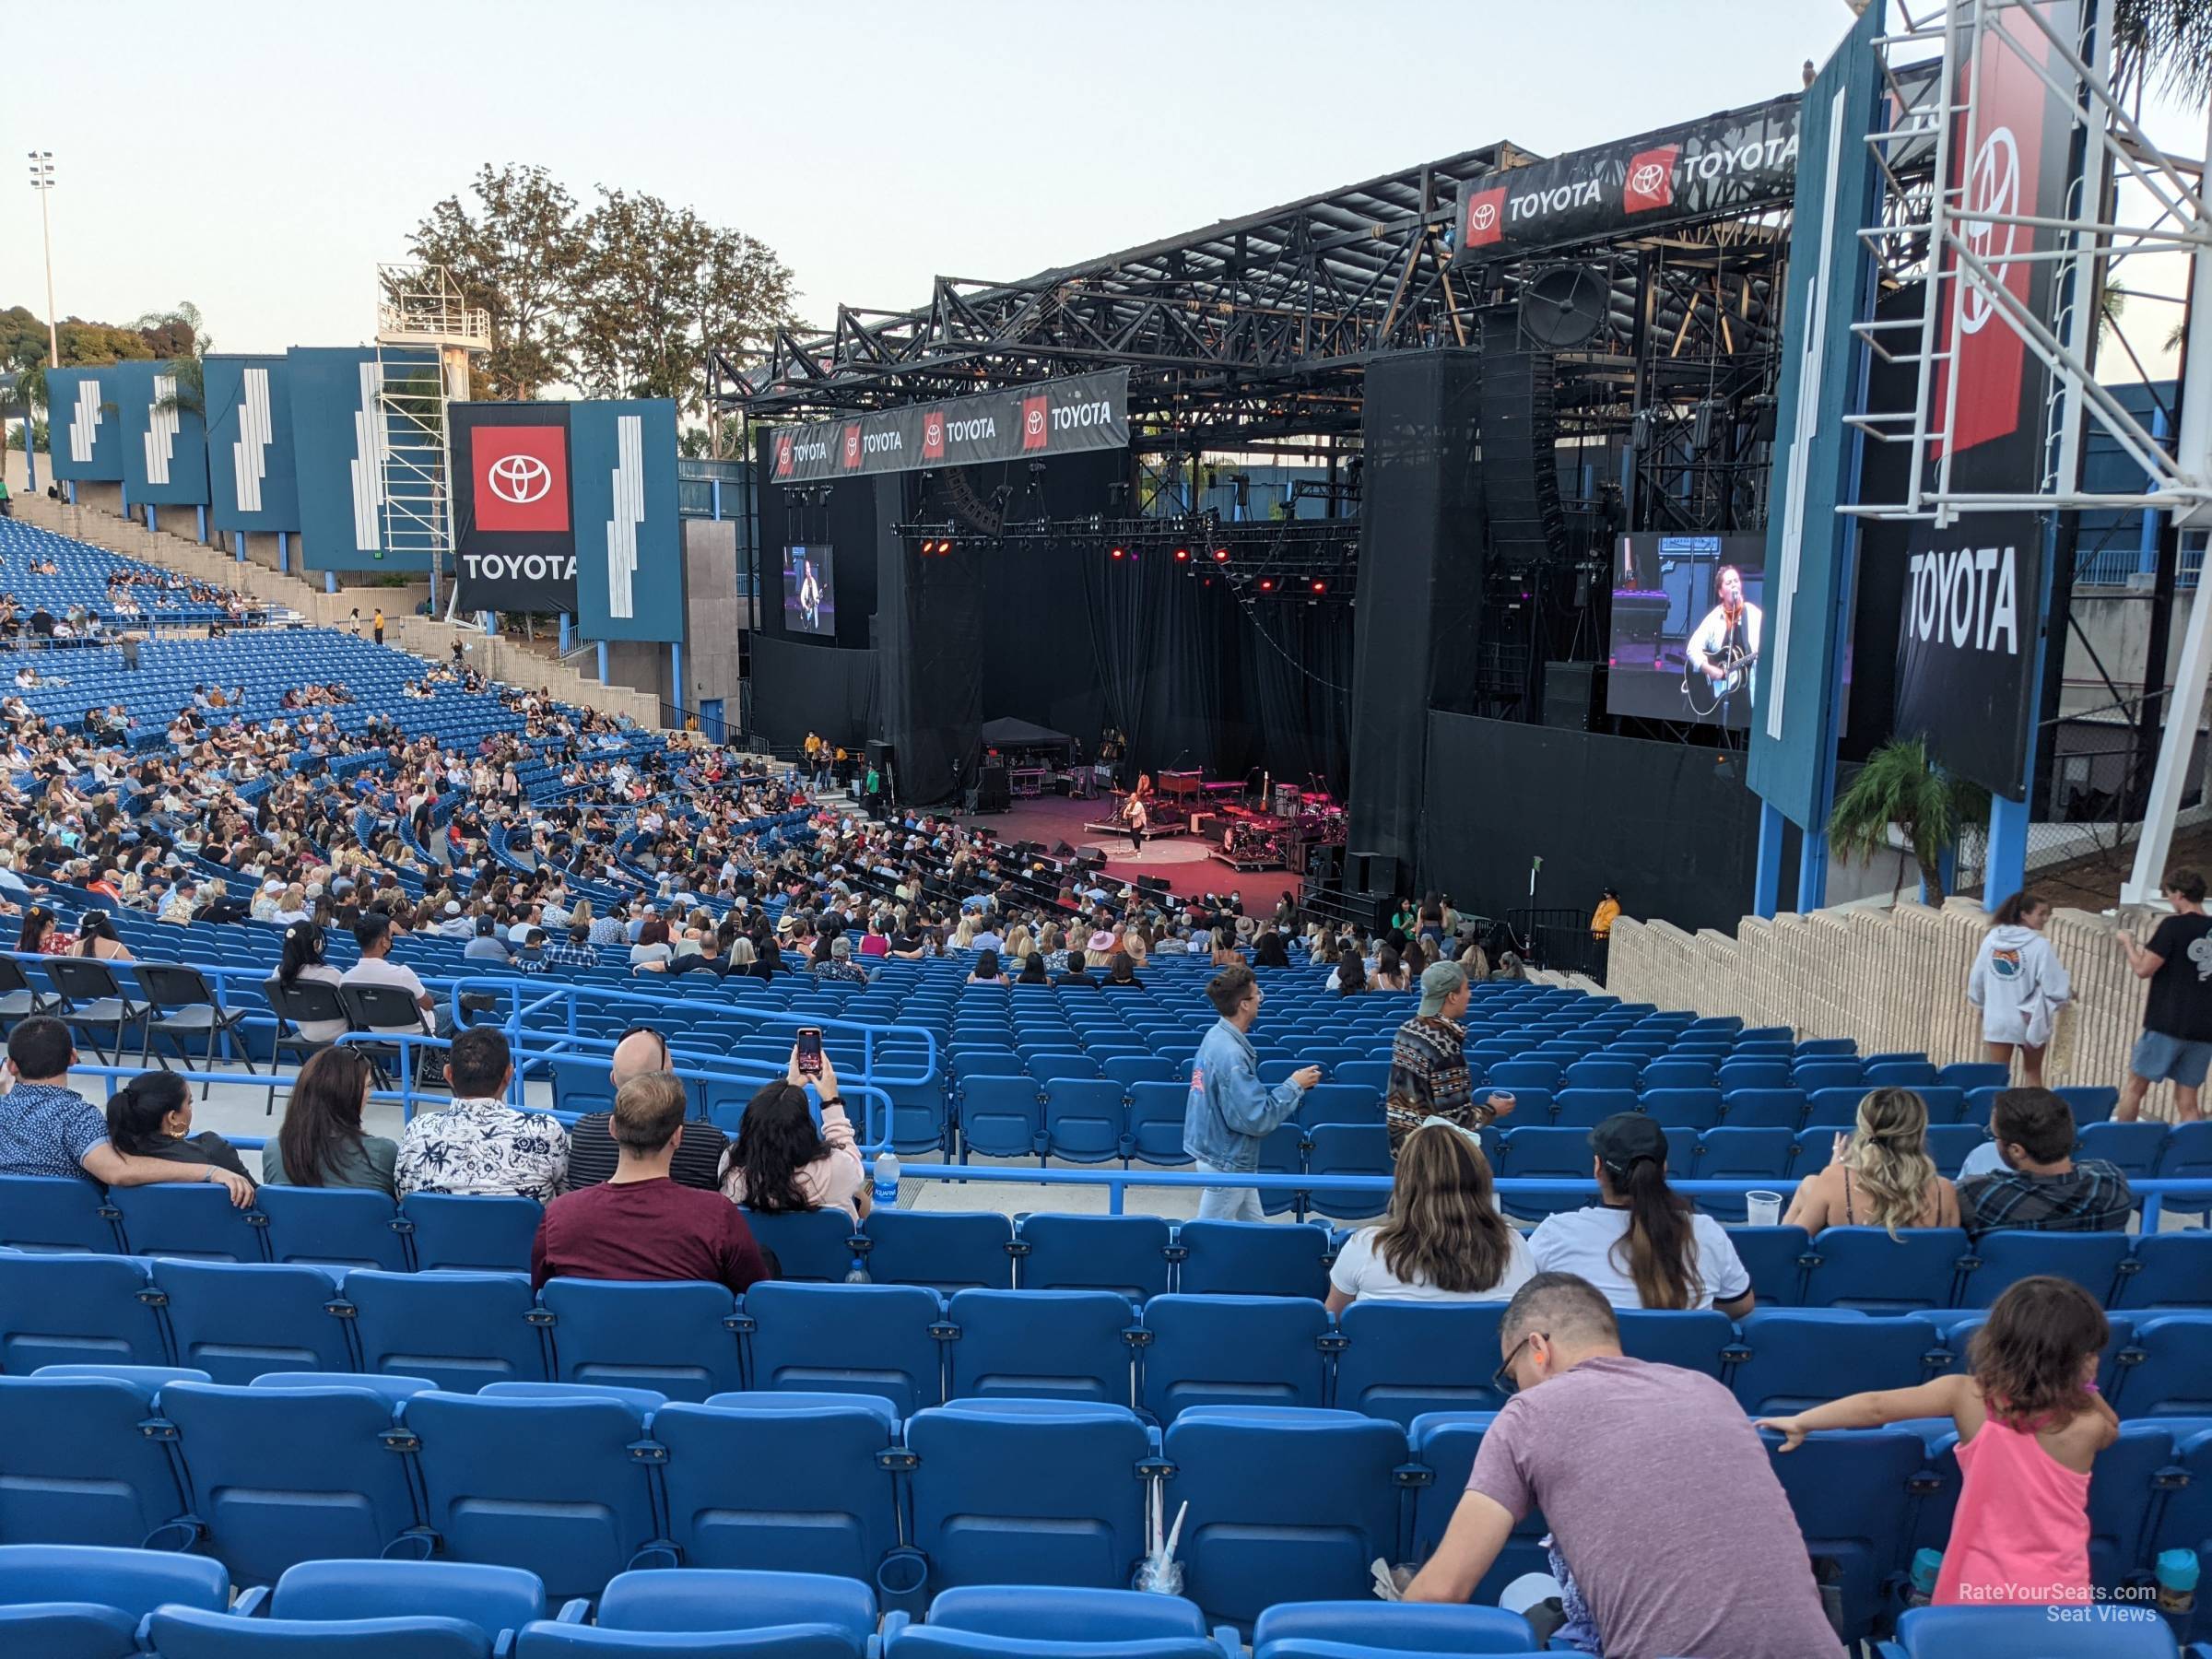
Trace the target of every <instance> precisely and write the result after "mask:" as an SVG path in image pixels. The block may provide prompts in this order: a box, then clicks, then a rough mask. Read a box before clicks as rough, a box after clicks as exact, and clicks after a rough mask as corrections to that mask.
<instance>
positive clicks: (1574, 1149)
mask: <svg viewBox="0 0 2212 1659" xmlns="http://www.w3.org/2000/svg"><path fill="white" fill-rule="evenodd" d="M1519 1115H1520V1114H1519V1113H1518V1112H1515V1114H1514V1117H1513V1118H1512V1119H1509V1120H1508V1122H1509V1123H1511V1122H1515V1120H1517V1119H1518V1117H1519ZM1504 1145H1505V1167H1504V1168H1503V1170H1502V1171H1500V1173H1502V1174H1504V1175H1508V1176H1511V1177H1512V1178H1513V1179H1514V1180H1516V1181H1519V1180H1527V1179H1534V1180H1539V1181H1587V1180H1589V1179H1590V1172H1591V1171H1592V1169H1593V1168H1594V1166H1595V1162H1596V1160H1595V1159H1594V1157H1593V1156H1592V1154H1591V1151H1590V1132H1589V1130H1587V1129H1557V1128H1553V1127H1552V1126H1551V1125H1549V1124H1518V1125H1517V1126H1516V1127H1513V1128H1509V1129H1508V1130H1506V1132H1505V1137H1504ZM1577 1202H1578V1203H1579V1202H1582V1201H1581V1200H1578V1201H1577Z"/></svg>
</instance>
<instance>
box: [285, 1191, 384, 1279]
mask: <svg viewBox="0 0 2212 1659" xmlns="http://www.w3.org/2000/svg"><path fill="white" fill-rule="evenodd" d="M253 1207H254V1208H255V1209H257V1210H259V1211H260V1212H261V1213H262V1214H263V1215H264V1216H265V1217H266V1218H268V1226H267V1229H266V1230H265V1233H264V1235H263V1236H264V1237H265V1240H266V1241H267V1244H268V1251H269V1260H271V1261H272V1262H295V1263H300V1264H301V1265H311V1266H318V1267H337V1268H347V1267H382V1268H383V1269H385V1270H386V1271H387V1272H391V1273H406V1272H407V1271H408V1270H409V1269H411V1268H412V1267H413V1266H414V1262H413V1261H412V1260H411V1259H410V1258H409V1257H408V1255H407V1239H406V1230H405V1229H404V1227H403V1226H402V1225H401V1223H400V1220H399V1209H398V1206H395V1205H394V1203H393V1202H392V1200H391V1199H390V1198H388V1197H386V1196H385V1195H384V1194H382V1193H380V1192H376V1191H374V1190H372V1189H371V1188H368V1187H300V1186H265V1187H263V1188H261V1189H260V1190H259V1192H258V1193H257V1194H255V1196H254V1199H253Z"/></svg>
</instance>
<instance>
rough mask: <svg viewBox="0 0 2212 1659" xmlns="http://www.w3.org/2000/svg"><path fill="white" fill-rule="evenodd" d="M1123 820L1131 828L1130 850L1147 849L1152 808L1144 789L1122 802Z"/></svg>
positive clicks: (1141, 781)
mask: <svg viewBox="0 0 2212 1659" xmlns="http://www.w3.org/2000/svg"><path fill="white" fill-rule="evenodd" d="M1138 782H1139V783H1140V784H1142V783H1147V782H1149V780H1148V779H1142V778H1140V779H1139V780H1138ZM1122 822H1123V823H1124V824H1126V825H1127V826H1128V828H1129V850H1130V851H1131V852H1132V853H1142V852H1143V851H1144V850H1145V831H1146V830H1148V829H1150V828H1151V827H1152V810H1151V808H1150V807H1149V806H1147V805H1146V802H1145V794H1144V792H1143V791H1141V790H1140V791H1139V793H1137V794H1133V795H1131V796H1130V797H1129V798H1128V799H1127V800H1126V801H1124V802H1123V803H1122Z"/></svg>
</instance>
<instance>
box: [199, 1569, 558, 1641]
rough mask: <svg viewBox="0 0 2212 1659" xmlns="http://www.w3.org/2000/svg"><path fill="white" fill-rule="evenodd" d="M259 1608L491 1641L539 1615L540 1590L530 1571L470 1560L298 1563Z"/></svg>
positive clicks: (542, 1605)
mask: <svg viewBox="0 0 2212 1659" xmlns="http://www.w3.org/2000/svg"><path fill="white" fill-rule="evenodd" d="M240 1609H241V1612H242V1611H245V1610H246V1604H245V1603H244V1602H243V1601H241V1603H240ZM260 1610H265V1611H266V1612H267V1613H268V1614H269V1615H270V1616H271V1617H272V1618H299V1619H352V1618H454V1619H459V1620H460V1621H461V1622H462V1623H464V1624H468V1625H474V1626H475V1627H476V1628H477V1630H481V1631H482V1632H483V1633H484V1635H485V1637H486V1639H487V1640H488V1641H492V1642H494V1643H496V1642H498V1641H499V1640H500V1633H501V1632H502V1631H506V1630H520V1629H522V1627H523V1626H524V1625H525V1624H527V1623H529V1622H530V1621H531V1620H532V1619H534V1618H542V1617H544V1615H545V1611H546V1587H545V1585H544V1584H543V1583H540V1582H539V1580H538V1577H537V1575H536V1574H535V1573H534V1572H527V1571H524V1570H522V1569H521V1568H518V1567H492V1566H487V1565H485V1564H483V1563H481V1562H476V1561H409V1560H391V1561H380V1560H324V1561H303V1562H301V1563H300V1565H299V1566H297V1567H293V1568H289V1569H288V1570H287V1571H286V1572H285V1574H284V1576H283V1577H282V1578H280V1579H278V1580H277V1586H276V1588H275V1590H273V1591H272V1592H271V1593H270V1594H269V1596H268V1599H267V1602H266V1605H265V1608H264V1609H260Z"/></svg>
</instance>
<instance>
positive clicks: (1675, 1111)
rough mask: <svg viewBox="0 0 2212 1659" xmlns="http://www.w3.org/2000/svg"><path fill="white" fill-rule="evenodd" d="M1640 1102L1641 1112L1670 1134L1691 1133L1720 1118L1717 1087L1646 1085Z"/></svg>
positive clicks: (1710, 1124)
mask: <svg viewBox="0 0 2212 1659" xmlns="http://www.w3.org/2000/svg"><path fill="white" fill-rule="evenodd" d="M1650 1075H1651V1074H1650V1073H1648V1072H1647V1073H1645V1076H1646V1077H1649V1076H1650ZM1642 1104H1643V1112H1644V1115H1645V1116H1646V1117H1648V1118H1650V1119H1651V1120H1652V1122H1653V1123H1654V1124H1658V1125H1659V1127H1660V1128H1662V1129H1665V1131H1667V1133H1668V1134H1670V1135H1676V1134H1689V1135H1695V1134H1698V1133H1699V1132H1700V1131H1701V1130H1706V1129H1711V1128H1712V1127H1714V1126H1715V1125H1716V1124H1719V1123H1720V1121H1721V1091H1720V1090H1719V1089H1718V1088H1647V1089H1645V1090H1644V1091H1643V1095H1642Z"/></svg>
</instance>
